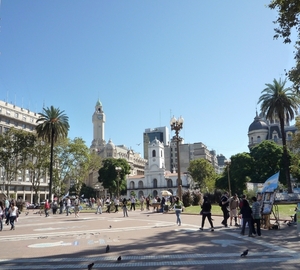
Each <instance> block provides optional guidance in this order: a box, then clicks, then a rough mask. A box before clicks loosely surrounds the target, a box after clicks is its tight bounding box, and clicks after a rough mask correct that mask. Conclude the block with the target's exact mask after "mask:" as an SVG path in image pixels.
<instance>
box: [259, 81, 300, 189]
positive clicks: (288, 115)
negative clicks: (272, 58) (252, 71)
mask: <svg viewBox="0 0 300 270" xmlns="http://www.w3.org/2000/svg"><path fill="white" fill-rule="evenodd" d="M285 84H286V80H284V81H281V79H279V81H277V80H276V79H274V80H273V84H266V86H267V88H265V89H264V90H263V91H262V92H261V93H262V95H261V96H260V98H259V100H258V103H261V111H262V112H263V113H264V114H266V118H267V119H270V120H271V121H272V120H279V124H280V130H281V134H282V147H283V162H284V171H285V176H286V182H287V186H288V192H289V193H292V192H293V190H292V184H291V178H290V167H289V165H290V161H289V155H288V151H287V145H286V134H285V131H284V124H285V121H286V122H288V121H290V120H293V119H294V117H295V111H297V110H298V108H299V105H300V98H299V95H297V94H296V93H295V92H293V90H292V88H291V87H288V88H285Z"/></svg>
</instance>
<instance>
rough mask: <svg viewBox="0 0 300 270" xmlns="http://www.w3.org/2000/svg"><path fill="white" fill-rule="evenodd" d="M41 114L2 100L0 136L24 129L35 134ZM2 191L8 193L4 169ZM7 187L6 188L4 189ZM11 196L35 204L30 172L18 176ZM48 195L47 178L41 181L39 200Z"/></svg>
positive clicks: (0, 171) (0, 184) (10, 185)
mask: <svg viewBox="0 0 300 270" xmlns="http://www.w3.org/2000/svg"><path fill="white" fill-rule="evenodd" d="M38 118H39V114H38V113H36V112H32V111H30V110H29V109H25V108H21V107H18V106H16V105H14V104H10V103H8V102H5V101H2V100H0V134H3V133H4V132H6V131H7V130H8V129H10V128H16V129H22V130H25V131H28V132H34V131H35V127H36V125H37V124H36V121H37V119H38ZM0 176H1V178H0V190H1V192H0V193H2V194H4V193H5V194H6V193H7V186H6V187H5V184H7V182H6V179H5V171H4V168H1V167H0ZM4 187H5V188H4ZM8 189H9V196H10V197H11V198H16V199H22V200H23V201H28V202H30V203H32V202H33V195H34V192H33V190H32V183H31V182H30V181H29V177H28V172H27V171H26V170H25V171H24V172H22V173H20V174H19V175H18V176H16V179H15V180H14V181H11V183H10V184H9V187H8ZM47 194H48V184H47V181H46V177H45V178H44V179H42V180H41V184H40V190H39V194H38V195H39V196H38V197H39V200H40V201H43V200H45V199H46V196H47Z"/></svg>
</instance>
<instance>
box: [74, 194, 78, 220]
mask: <svg viewBox="0 0 300 270" xmlns="http://www.w3.org/2000/svg"><path fill="white" fill-rule="evenodd" d="M74 212H75V217H79V199H78V196H76V198H75V201H74Z"/></svg>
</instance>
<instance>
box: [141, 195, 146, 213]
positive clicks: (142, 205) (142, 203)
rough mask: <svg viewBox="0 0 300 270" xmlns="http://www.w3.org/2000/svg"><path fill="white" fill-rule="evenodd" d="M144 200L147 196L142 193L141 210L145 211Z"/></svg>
mask: <svg viewBox="0 0 300 270" xmlns="http://www.w3.org/2000/svg"><path fill="white" fill-rule="evenodd" d="M144 202H145V198H144V196H143V195H141V197H140V203H141V211H144Z"/></svg>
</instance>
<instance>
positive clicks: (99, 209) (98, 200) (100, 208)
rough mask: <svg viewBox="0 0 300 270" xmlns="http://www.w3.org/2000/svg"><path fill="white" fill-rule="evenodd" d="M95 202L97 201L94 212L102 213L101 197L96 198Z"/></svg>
mask: <svg viewBox="0 0 300 270" xmlns="http://www.w3.org/2000/svg"><path fill="white" fill-rule="evenodd" d="M96 203H97V211H96V213H95V214H100V215H101V214H102V199H101V198H99V197H98V198H97V200H96Z"/></svg>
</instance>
